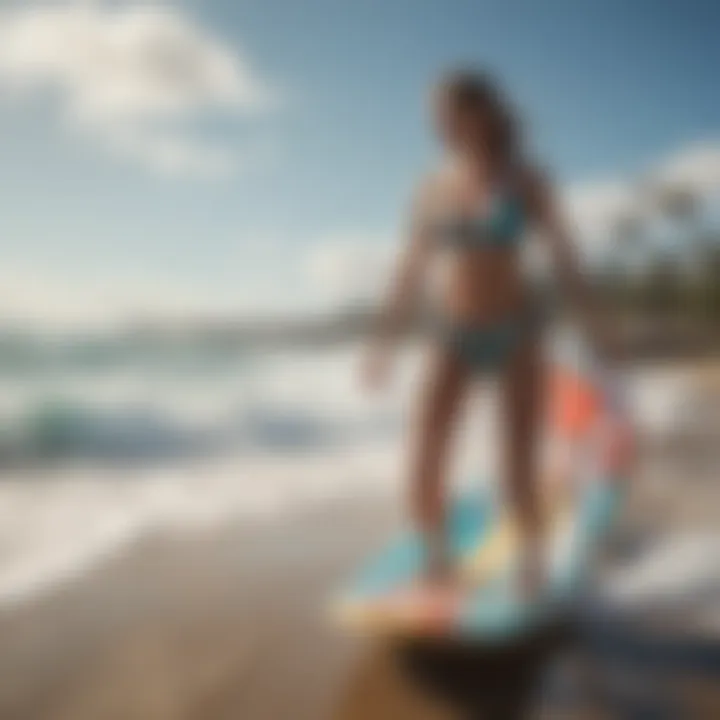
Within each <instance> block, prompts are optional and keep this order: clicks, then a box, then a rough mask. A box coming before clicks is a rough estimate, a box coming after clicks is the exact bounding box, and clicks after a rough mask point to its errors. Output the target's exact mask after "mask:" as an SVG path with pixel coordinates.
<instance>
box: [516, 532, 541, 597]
mask: <svg viewBox="0 0 720 720" xmlns="http://www.w3.org/2000/svg"><path fill="white" fill-rule="evenodd" d="M545 573H546V568H545V558H544V557H543V551H542V548H541V547H540V546H539V545H538V544H537V543H536V542H532V543H529V544H528V546H526V547H525V548H522V550H521V553H520V567H519V573H518V589H519V591H520V595H521V597H522V598H523V599H524V600H528V601H529V600H533V599H535V598H536V597H537V596H538V595H539V594H540V593H541V592H542V589H543V586H544V584H545Z"/></svg>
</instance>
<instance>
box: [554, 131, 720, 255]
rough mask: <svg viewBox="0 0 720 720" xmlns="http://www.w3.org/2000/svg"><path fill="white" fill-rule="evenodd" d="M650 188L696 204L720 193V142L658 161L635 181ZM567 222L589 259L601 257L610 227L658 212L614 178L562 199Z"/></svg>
mask: <svg viewBox="0 0 720 720" xmlns="http://www.w3.org/2000/svg"><path fill="white" fill-rule="evenodd" d="M638 177H639V178H642V179H644V180H651V181H652V183H653V184H654V185H655V187H663V186H671V187H673V188H677V187H681V188H684V189H686V190H687V191H689V192H691V193H693V194H694V195H695V196H696V197H698V198H699V199H700V200H707V199H712V198H713V197H716V196H717V194H718V191H720V142H712V141H708V142H702V143H694V144H691V145H689V146H687V147H685V148H681V149H680V150H679V151H677V152H675V153H673V154H670V155H669V156H668V157H667V158H665V159H663V160H660V161H659V162H658V163H656V164H654V165H653V166H651V167H650V169H649V170H648V171H647V172H645V173H644V174H641V175H639V176H638ZM562 196H563V201H564V204H565V207H566V209H567V213H568V215H569V217H570V218H571V219H572V221H573V224H574V226H575V227H576V228H577V229H578V234H579V238H580V240H581V242H582V244H583V246H584V248H585V249H587V250H588V251H589V252H590V253H591V254H597V253H602V250H603V248H604V247H605V246H606V245H607V243H608V242H609V241H611V239H612V238H611V233H612V229H613V227H614V226H615V224H616V223H617V222H618V221H619V220H620V219H622V218H623V217H625V216H627V215H628V214H633V215H635V216H637V217H639V218H640V219H645V220H649V221H652V220H653V214H654V213H656V212H657V206H656V205H654V204H653V203H652V202H648V198H647V197H645V196H644V195H643V193H642V192H641V191H640V188H639V187H638V185H637V183H636V182H635V181H634V180H633V179H631V178H630V179H629V178H623V177H617V178H610V179H606V180H602V181H594V182H587V183H576V184H572V185H570V186H569V187H567V188H566V189H565V190H564V192H563V193H562Z"/></svg>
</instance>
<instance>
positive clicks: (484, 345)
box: [434, 192, 534, 371]
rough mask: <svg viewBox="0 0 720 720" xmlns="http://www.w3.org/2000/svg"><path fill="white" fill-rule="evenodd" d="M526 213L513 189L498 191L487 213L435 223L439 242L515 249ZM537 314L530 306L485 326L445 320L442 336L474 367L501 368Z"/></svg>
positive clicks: (463, 249)
mask: <svg viewBox="0 0 720 720" xmlns="http://www.w3.org/2000/svg"><path fill="white" fill-rule="evenodd" d="M525 220H526V219H525V213H524V211H523V208H522V205H521V202H520V200H519V198H518V197H517V196H516V195H515V194H513V193H510V192H503V193H501V194H496V195H495V196H494V197H493V199H492V202H491V204H490V210H489V212H488V213H487V214H486V215H485V216H475V217H464V218H460V217H448V218H443V219H442V220H439V221H437V223H436V224H435V226H434V233H435V238H436V242H437V243H438V245H440V246H441V247H447V248H450V249H453V250H455V251H457V252H467V251H471V250H474V249H479V248H485V247H493V248H507V249H512V248H514V247H516V246H517V245H518V244H519V243H520V242H521V240H522V237H523V231H524V229H525V225H526V221H525ZM533 316H534V313H529V312H527V309H523V310H522V311H520V312H518V313H516V314H514V315H512V316H511V317H508V318H505V319H503V320H501V321H498V322H495V323H493V324H491V325H485V326H482V327H475V326H467V325H464V324H459V323H457V322H456V321H454V320H448V319H445V320H444V321H442V322H441V323H440V337H441V340H442V341H443V343H444V344H445V346H446V347H447V348H448V349H449V350H450V351H451V352H452V353H453V354H455V355H456V356H457V357H458V358H459V359H460V360H461V361H462V362H463V363H465V364H467V365H468V366H469V367H471V368H472V369H473V370H476V371H487V370H498V369H500V368H502V367H503V365H505V363H506V362H507V360H508V359H509V357H510V355H511V354H512V352H513V350H514V349H515V348H516V347H517V345H518V343H519V341H520V339H521V338H522V337H523V334H524V333H525V332H526V331H527V330H529V329H530V328H531V327H532V324H533V322H534V317H533Z"/></svg>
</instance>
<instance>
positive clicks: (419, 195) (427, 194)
mask: <svg viewBox="0 0 720 720" xmlns="http://www.w3.org/2000/svg"><path fill="white" fill-rule="evenodd" d="M449 187H450V175H449V172H448V170H447V168H444V167H439V168H435V169H432V170H430V171H428V172H426V173H425V174H424V175H423V176H422V177H421V178H420V180H419V182H418V183H417V185H416V189H415V195H414V207H415V212H416V213H418V214H420V215H423V216H430V215H432V214H433V212H434V211H435V210H436V209H437V208H438V207H440V206H441V204H442V201H443V198H445V197H446V195H447V193H448V189H449Z"/></svg>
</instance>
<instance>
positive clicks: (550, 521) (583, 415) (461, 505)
mask: <svg viewBox="0 0 720 720" xmlns="http://www.w3.org/2000/svg"><path fill="white" fill-rule="evenodd" d="M550 395H551V402H550V403H549V407H548V411H549V417H548V427H549V428H550V430H551V432H550V433H549V436H548V440H547V446H548V452H547V453H545V467H544V469H543V478H544V481H543V484H542V487H543V498H544V500H543V502H544V504H545V517H546V522H547V528H548V530H547V537H546V540H545V549H546V550H545V578H546V580H545V583H544V585H543V587H542V589H541V590H540V591H539V592H538V593H537V594H536V595H534V596H533V600H532V601H528V600H527V599H526V598H525V597H524V596H523V595H522V593H520V592H519V590H518V587H519V583H518V577H517V566H518V561H519V554H520V550H521V542H520V535H519V533H518V528H517V525H516V522H515V519H514V517H513V515H512V513H511V512H510V510H509V509H508V507H507V504H506V503H505V502H503V501H502V500H501V499H500V498H499V497H498V492H497V489H496V488H495V486H494V485H493V484H491V483H485V484H480V483H478V489H477V490H475V491H474V492H473V493H472V494H467V495H465V496H462V497H460V498H457V499H455V500H454V501H453V502H452V503H451V506H450V508H449V512H448V519H447V532H448V544H449V547H450V548H451V550H452V552H453V555H454V557H455V559H456V563H457V568H458V577H459V590H453V591H452V593H451V594H449V595H447V596H442V595H437V594H432V595H429V594H428V593H427V591H426V590H424V586H423V584H422V583H420V582H419V581H418V578H419V577H420V575H421V571H422V568H423V543H422V541H421V538H420V537H419V536H418V535H417V534H416V533H414V532H412V531H408V532H406V533H404V534H401V535H399V536H398V537H397V538H395V539H394V540H392V541H391V542H390V543H389V545H388V546H387V547H385V548H384V549H383V550H381V551H380V553H379V554H378V555H377V556H376V557H374V558H372V559H371V560H370V561H369V562H368V563H367V564H366V566H365V567H363V568H362V569H361V570H360V572H359V573H358V574H357V575H356V576H355V577H354V578H352V579H351V581H350V582H349V583H348V585H347V586H346V587H344V588H342V590H341V592H340V593H339V594H338V596H337V597H336V598H335V599H334V600H333V602H332V613H333V616H334V617H335V619H336V620H337V621H338V622H340V624H341V625H342V626H343V627H345V628H348V629H352V630H355V631H359V632H364V633H372V634H383V635H395V636H397V635H411V636H415V635H424V634H425V635H437V634H440V635H447V634H460V635H463V636H466V635H477V636H480V637H484V638H491V637H495V638H502V637H507V636H508V635H512V634H514V633H518V632H522V631H525V630H528V629H530V628H532V627H533V626H534V625H536V624H538V623H540V622H542V621H543V620H546V619H548V618H549V617H550V616H551V615H552V614H553V613H557V612H558V611H559V610H560V609H562V608H563V607H566V606H567V604H568V603H569V602H571V601H572V598H573V597H574V595H575V593H576V592H577V591H578V590H579V588H580V587H581V585H582V580H583V578H584V576H585V574H586V571H587V569H588V567H589V564H590V560H591V558H592V555H593V551H594V548H595V547H596V546H597V544H598V542H599V541H600V540H601V538H602V537H603V535H604V534H605V533H606V532H607V530H608V529H609V528H610V526H611V525H612V522H613V519H614V518H615V516H616V513H617V509H618V507H619V501H620V498H621V496H622V486H623V484H624V480H625V477H626V476H627V474H628V472H629V468H630V464H631V461H632V442H631V439H632V438H631V434H630V431H629V423H628V422H627V420H626V418H625V415H624V413H623V412H622V411H621V408H620V402H619V397H618V396H617V393H616V391H615V390H613V389H612V388H611V387H610V385H609V384H608V383H607V382H601V381H600V380H599V379H597V378H595V377H592V378H591V377H589V376H582V375H580V374H579V373H577V372H570V371H568V370H563V369H558V370H557V371H555V372H553V374H552V377H551V388H550Z"/></svg>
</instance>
